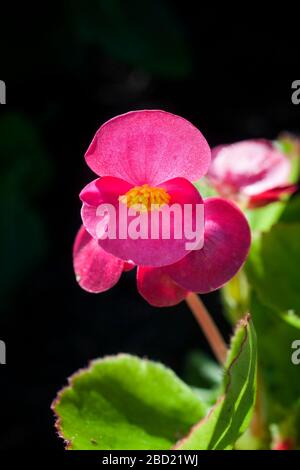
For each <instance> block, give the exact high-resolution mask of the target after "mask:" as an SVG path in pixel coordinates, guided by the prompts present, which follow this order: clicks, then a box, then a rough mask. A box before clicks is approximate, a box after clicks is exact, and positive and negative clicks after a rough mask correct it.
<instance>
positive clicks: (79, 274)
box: [73, 226, 124, 293]
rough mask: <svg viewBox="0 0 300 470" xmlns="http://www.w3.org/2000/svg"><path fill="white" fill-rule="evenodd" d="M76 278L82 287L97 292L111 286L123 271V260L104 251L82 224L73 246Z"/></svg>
mask: <svg viewBox="0 0 300 470" xmlns="http://www.w3.org/2000/svg"><path fill="white" fill-rule="evenodd" d="M73 264H74V271H75V275H76V279H77V281H78V283H79V285H80V287H82V289H84V290H86V291H88V292H93V293H99V292H104V291H106V290H108V289H110V288H111V287H113V286H114V285H115V284H116V283H117V282H118V280H119V279H120V276H121V274H122V271H123V265H124V263H123V261H121V260H120V259H118V258H115V257H114V256H112V255H110V254H109V253H106V251H104V250H103V249H102V248H101V247H100V246H99V244H98V242H97V240H94V239H93V238H92V237H91V236H90V235H89V234H88V232H87V231H86V230H85V228H84V227H83V226H82V227H81V228H80V229H79V231H78V233H77V235H76V239H75V243H74V247H73Z"/></svg>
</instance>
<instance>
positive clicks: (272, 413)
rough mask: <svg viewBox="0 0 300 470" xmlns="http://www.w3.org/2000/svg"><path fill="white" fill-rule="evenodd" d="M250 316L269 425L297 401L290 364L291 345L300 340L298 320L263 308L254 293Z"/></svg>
mask: <svg viewBox="0 0 300 470" xmlns="http://www.w3.org/2000/svg"><path fill="white" fill-rule="evenodd" d="M251 313H252V318H253V323H254V325H255V329H256V332H257V342H258V362H259V366H260V370H261V377H262V380H263V386H264V392H265V393H266V395H267V397H268V398H267V414H268V420H269V422H271V423H274V422H279V421H281V420H282V419H285V418H286V416H287V410H288V409H289V410H291V409H292V407H293V406H294V405H295V403H297V402H298V400H299V398H300V380H299V366H296V365H294V364H293V363H292V359H291V357H292V353H293V349H292V343H293V342H294V341H295V340H297V339H300V321H299V318H294V317H293V315H290V314H279V313H278V312H276V311H274V310H272V309H271V308H269V307H267V306H265V305H263V304H262V303H261V302H260V301H259V299H258V298H257V296H256V295H255V294H253V295H252V298H251Z"/></svg>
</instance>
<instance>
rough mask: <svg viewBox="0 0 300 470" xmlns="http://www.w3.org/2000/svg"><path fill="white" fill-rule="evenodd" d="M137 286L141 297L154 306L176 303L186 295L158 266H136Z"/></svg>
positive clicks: (167, 305) (166, 305)
mask: <svg viewBox="0 0 300 470" xmlns="http://www.w3.org/2000/svg"><path fill="white" fill-rule="evenodd" d="M137 288H138V291H139V293H140V294H141V296H142V297H144V299H145V300H146V301H147V302H148V303H149V304H150V305H153V306H154V307H171V306H173V305H177V304H178V303H179V302H181V301H182V300H184V299H185V298H186V296H187V295H188V291H187V290H185V289H183V288H182V287H180V286H178V285H177V284H176V283H175V282H174V281H172V279H171V278H170V276H168V274H167V273H165V272H164V271H163V270H162V269H160V268H145V267H138V270H137Z"/></svg>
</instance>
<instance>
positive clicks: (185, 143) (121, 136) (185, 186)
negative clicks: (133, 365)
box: [73, 110, 250, 306]
mask: <svg viewBox="0 0 300 470" xmlns="http://www.w3.org/2000/svg"><path fill="white" fill-rule="evenodd" d="M85 158H86V162H87V164H88V165H89V167H90V168H91V169H92V170H93V171H94V172H95V173H96V174H97V175H99V176H100V175H101V178H98V179H96V180H94V181H93V182H91V183H90V184H88V185H87V186H86V187H85V188H84V189H83V191H82V192H81V194H80V198H81V200H82V202H83V206H82V211H81V215H82V221H83V227H82V228H81V229H80V230H79V232H78V234H77V237H76V240H75V244H74V249H73V259H74V270H75V274H76V278H77V280H78V282H79V284H80V286H81V287H82V288H83V289H85V290H87V291H89V292H95V293H98V292H104V291H106V290H108V289H110V288H111V287H112V286H114V285H115V284H116V283H117V282H118V280H119V278H120V276H121V274H122V272H123V271H128V270H130V269H132V268H134V267H135V266H137V286H138V290H139V292H140V294H141V295H142V296H143V297H144V298H145V299H146V300H147V301H148V302H149V303H150V304H152V305H155V306H170V305H175V304H177V303H179V302H180V301H181V300H183V299H184V298H185V297H186V295H187V294H188V293H189V292H191V291H193V292H199V293H204V292H211V291H213V290H215V289H218V288H219V287H221V286H222V285H223V284H225V283H226V282H227V281H228V280H229V279H231V277H233V276H234V275H235V274H236V272H237V271H238V270H239V269H240V268H241V266H242V264H243V262H244V261H245V259H246V256H247V253H248V250H249V246H250V230H249V226H248V223H247V221H246V219H245V217H244V215H243V214H242V212H241V211H240V210H239V209H238V208H237V207H236V206H235V205H234V204H233V203H231V202H229V201H226V200H224V199H221V198H209V199H206V200H205V201H203V200H202V198H201V195H200V193H199V192H198V191H197V190H196V188H195V187H194V185H193V184H192V182H193V181H197V180H199V178H201V177H202V176H204V175H205V174H206V172H207V170H208V167H209V164H210V149H209V146H208V144H207V142H206V140H205V139H204V137H203V135H202V134H201V132H200V131H199V130H198V129H196V128H195V127H194V126H193V125H192V124H191V123H190V122H188V121H186V120H185V119H183V118H181V117H179V116H175V115H173V114H170V113H167V112H164V111H156V110H147V111H135V112H131V113H127V114H124V115H121V116H117V117H116V118H114V119H111V120H110V121H108V122H107V123H105V124H104V125H103V126H102V127H100V129H99V130H98V132H97V133H96V135H95V137H94V139H93V141H92V143H91V145H90V147H89V149H88V151H87V153H86V156H85ZM152 200H153V201H154V202H155V203H156V204H158V205H168V204H174V203H176V204H179V205H180V206H184V205H185V204H191V205H193V206H196V205H197V204H204V213H205V224H204V245H203V247H202V248H201V249H197V250H193V251H187V250H186V241H187V240H186V239H185V237H184V236H183V237H182V238H180V239H177V238H176V237H174V236H173V235H174V234H173V233H171V236H170V237H169V238H168V239H165V238H164V237H163V236H162V233H161V231H160V232H159V237H158V239H151V238H147V239H141V238H138V239H135V240H133V239H130V238H126V239H124V238H121V237H119V235H118V234H116V237H114V238H113V239H110V238H105V239H101V238H99V237H98V236H97V229H96V227H97V224H98V223H99V216H98V213H97V207H98V206H99V205H100V204H106V203H109V204H111V205H113V206H114V207H115V208H116V211H118V204H119V203H120V201H121V202H122V203H123V202H124V204H127V206H128V209H130V207H131V206H132V205H134V204H136V203H142V204H144V206H146V208H147V211H146V212H147V215H149V216H150V215H151V204H150V202H151V201H152ZM105 217H106V219H105V224H106V226H108V225H109V216H105Z"/></svg>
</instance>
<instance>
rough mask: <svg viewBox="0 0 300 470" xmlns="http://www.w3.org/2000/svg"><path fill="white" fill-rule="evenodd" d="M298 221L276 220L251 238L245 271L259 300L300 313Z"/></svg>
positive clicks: (299, 238) (270, 305) (299, 226)
mask: <svg viewBox="0 0 300 470" xmlns="http://www.w3.org/2000/svg"><path fill="white" fill-rule="evenodd" d="M299 240H300V224H296V223H295V224H282V223H280V224H278V225H276V226H274V227H273V228H272V230H271V231H270V232H268V233H263V234H261V235H260V236H256V237H255V238H254V239H253V242H252V247H251V251H250V256H249V258H248V261H247V263H246V272H247V274H248V276H249V279H250V282H251V284H252V287H254V289H255V291H256V292H257V294H258V296H259V298H260V300H261V301H262V302H263V303H264V304H266V305H268V306H269V307H271V308H274V309H275V310H278V311H288V310H293V311H294V312H295V313H296V314H298V315H299V314H300V289H299V286H300V270H299V266H300V243H299Z"/></svg>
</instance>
